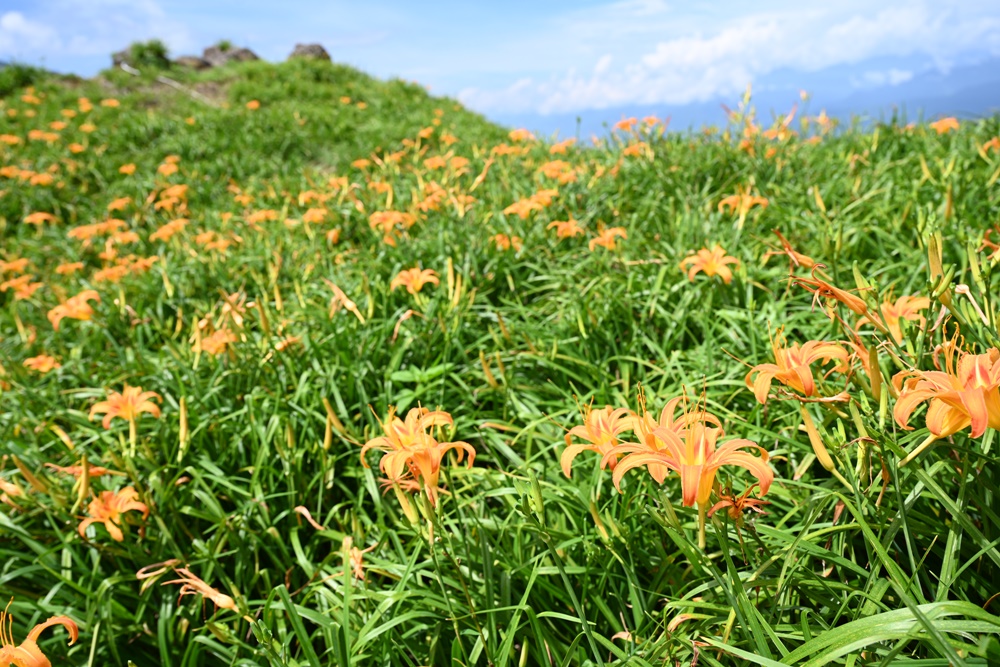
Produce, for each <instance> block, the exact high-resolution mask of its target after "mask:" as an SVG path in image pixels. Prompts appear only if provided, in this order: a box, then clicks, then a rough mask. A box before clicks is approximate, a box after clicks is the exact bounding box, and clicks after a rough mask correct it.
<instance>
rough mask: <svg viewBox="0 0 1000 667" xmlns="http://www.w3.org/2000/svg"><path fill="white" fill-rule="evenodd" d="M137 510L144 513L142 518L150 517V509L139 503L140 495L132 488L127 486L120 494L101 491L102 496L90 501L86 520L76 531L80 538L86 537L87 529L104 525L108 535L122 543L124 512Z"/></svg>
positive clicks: (123, 536) (123, 537)
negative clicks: (91, 526)
mask: <svg viewBox="0 0 1000 667" xmlns="http://www.w3.org/2000/svg"><path fill="white" fill-rule="evenodd" d="M130 510H135V511H139V512H142V518H143V519H145V518H146V517H148V516H149V508H148V507H147V506H146V504H145V503H142V502H139V493H138V492H137V491H136V490H135V489H134V488H133V487H131V486H126V487H125V488H124V489H121V490H120V491H118V492H115V491H101V493H100V495H98V496H97V497H96V498H94V499H93V500H91V501H90V504H89V505H88V506H87V514H89V515H90V516H88V517H87V518H86V519H84V520H83V521H81V522H80V525H79V526H78V527H77V529H76V531H77V532H78V533H80V537H86V532H87V527H88V526H89V525H90V524H92V523H103V524H104V527H105V528H106V529H107V531H108V534H109V535H110V536H111V539H113V540H114V541H115V542H121V541H122V540H124V539H125V535H124V534H123V533H122V529H121V523H122V520H121V516H122V514H123V513H124V512H128V511H130Z"/></svg>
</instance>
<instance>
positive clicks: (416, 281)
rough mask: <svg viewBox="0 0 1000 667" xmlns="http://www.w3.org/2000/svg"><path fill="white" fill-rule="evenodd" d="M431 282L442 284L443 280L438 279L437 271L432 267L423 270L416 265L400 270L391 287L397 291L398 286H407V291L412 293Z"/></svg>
mask: <svg viewBox="0 0 1000 667" xmlns="http://www.w3.org/2000/svg"><path fill="white" fill-rule="evenodd" d="M427 283H431V284H433V285H440V284H441V281H440V280H439V279H438V275H437V272H436V271H434V270H432V269H424V270H423V271H421V270H420V269H419V268H417V267H414V268H412V269H406V270H404V271H400V272H399V273H398V274H397V275H396V277H395V278H393V279H392V282H391V283H390V284H389V288H390V289H391V290H392V291H395V290H396V288H397V287H405V288H406V291H407V292H409V293H410V294H416V293H417V292H419V291H420V290H422V289H423V288H424V285H426V284H427Z"/></svg>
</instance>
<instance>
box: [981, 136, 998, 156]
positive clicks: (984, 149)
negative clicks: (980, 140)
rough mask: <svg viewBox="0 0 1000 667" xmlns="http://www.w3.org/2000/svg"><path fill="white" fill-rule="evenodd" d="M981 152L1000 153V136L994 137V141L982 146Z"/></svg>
mask: <svg viewBox="0 0 1000 667" xmlns="http://www.w3.org/2000/svg"><path fill="white" fill-rule="evenodd" d="M980 150H981V151H982V152H983V153H986V152H987V151H997V152H1000V136H997V137H993V138H992V139H990V140H989V141H987V142H986V143H984V144H983V145H982V146H980Z"/></svg>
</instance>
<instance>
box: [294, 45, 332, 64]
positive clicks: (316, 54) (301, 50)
mask: <svg viewBox="0 0 1000 667" xmlns="http://www.w3.org/2000/svg"><path fill="white" fill-rule="evenodd" d="M288 58H289V60H291V59H292V58H314V59H316V60H330V59H331V58H330V54H329V53H327V50H326V49H324V48H323V45H322V44H296V45H295V49H293V50H292V52H291V54H290V55H289V56H288Z"/></svg>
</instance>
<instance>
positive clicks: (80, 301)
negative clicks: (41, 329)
mask: <svg viewBox="0 0 1000 667" xmlns="http://www.w3.org/2000/svg"><path fill="white" fill-rule="evenodd" d="M88 301H97V302H98V303H100V301H101V295H100V294H98V293H97V292H96V291H95V290H92V289H88V290H84V291H82V292H80V293H79V294H77V295H76V296H71V297H70V298H68V299H66V301H64V302H63V303H61V304H59V305H58V306H56V307H55V308H53V309H52V310H50V311H49V312H48V318H49V322H51V323H52V328H53V329H55V330H56V331H59V323H60V322H61V321H62V320H63V319H64V318H67V317H68V318H70V319H71V320H89V319H90V318H91V317H93V315H94V309H93V308H92V307H91V306H90V304H89V303H87V302H88Z"/></svg>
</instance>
